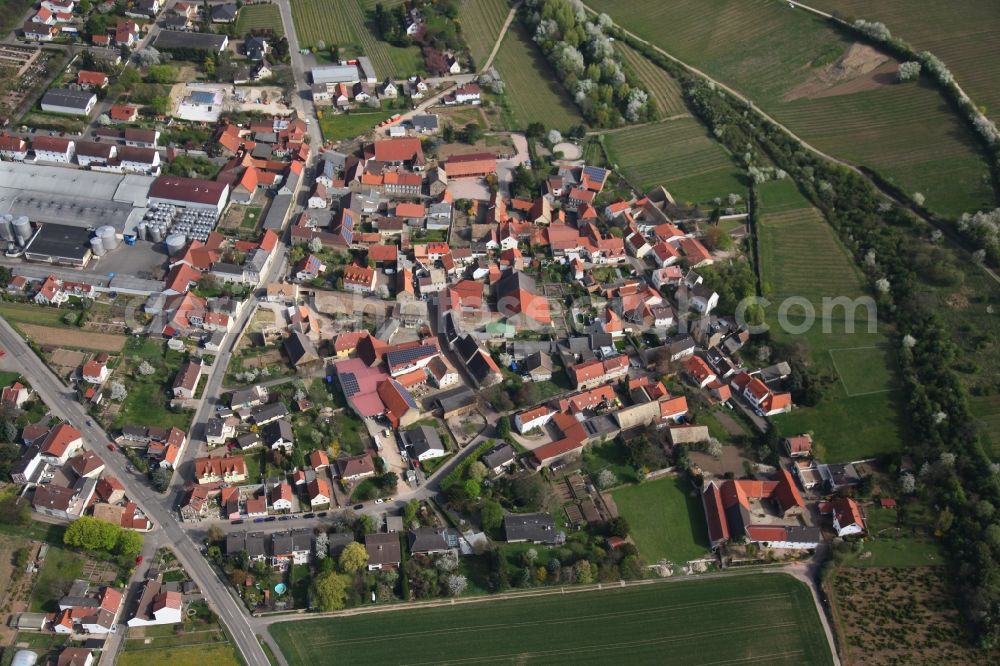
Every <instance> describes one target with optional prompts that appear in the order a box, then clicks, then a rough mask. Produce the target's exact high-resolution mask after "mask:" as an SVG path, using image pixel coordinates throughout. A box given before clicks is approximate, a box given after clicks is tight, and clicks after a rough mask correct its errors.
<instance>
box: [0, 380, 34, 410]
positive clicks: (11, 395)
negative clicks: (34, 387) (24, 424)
mask: <svg viewBox="0 0 1000 666" xmlns="http://www.w3.org/2000/svg"><path fill="white" fill-rule="evenodd" d="M30 398H31V389H29V388H28V387H27V386H25V385H24V384H22V383H21V382H14V383H13V384H11V385H10V386H5V387H4V389H3V393H2V395H0V406H3V407H13V408H16V409H20V408H21V405H23V404H24V403H26V402H27V401H28V400H29V399H30Z"/></svg>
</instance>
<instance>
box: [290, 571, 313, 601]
mask: <svg viewBox="0 0 1000 666" xmlns="http://www.w3.org/2000/svg"><path fill="white" fill-rule="evenodd" d="M310 583H312V574H311V573H310V569H309V565H308V564H293V565H292V568H291V570H290V571H289V572H288V589H289V590H290V591H291V593H292V598H293V599H294V600H295V607H296V608H308V607H309V585H310Z"/></svg>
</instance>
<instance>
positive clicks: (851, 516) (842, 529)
mask: <svg viewBox="0 0 1000 666" xmlns="http://www.w3.org/2000/svg"><path fill="white" fill-rule="evenodd" d="M830 505H831V508H832V509H833V529H834V530H836V532H837V536H850V535H851V534H861V533H862V532H864V531H865V521H864V519H863V518H862V517H861V509H859V508H858V503H857V502H855V501H854V500H853V499H851V498H850V497H838V498H836V499H834V500H833V501H832V502H830Z"/></svg>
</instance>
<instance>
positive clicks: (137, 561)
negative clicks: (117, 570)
mask: <svg viewBox="0 0 1000 666" xmlns="http://www.w3.org/2000/svg"><path fill="white" fill-rule="evenodd" d="M144 559H146V558H145V557H143V556H142V555H140V556H139V557H137V558H135V566H139V565H140V564H142V561H143V560H144Z"/></svg>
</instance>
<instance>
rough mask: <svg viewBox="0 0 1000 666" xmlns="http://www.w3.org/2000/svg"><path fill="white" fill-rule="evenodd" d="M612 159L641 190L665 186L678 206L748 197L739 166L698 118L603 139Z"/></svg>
mask: <svg viewBox="0 0 1000 666" xmlns="http://www.w3.org/2000/svg"><path fill="white" fill-rule="evenodd" d="M604 147H605V149H606V150H607V152H608V159H610V160H611V163H612V164H613V165H614V166H615V167H617V168H618V169H620V170H621V171H622V173H624V174H625V176H626V177H627V178H628V179H629V180H630V181H631V182H632V183H633V184H634V185H635V186H636V187H638V188H639V189H641V190H643V191H647V190H649V189H651V188H653V187H657V186H659V185H663V186H664V187H666V188H667V190H669V191H670V193H671V194H672V195H673V196H674V198H675V199H677V200H678V201H691V202H694V203H698V202H705V201H711V200H712V199H714V198H716V197H725V196H726V195H728V194H729V193H731V192H735V193H738V194H740V195H741V196H743V195H744V194H745V192H746V185H745V184H744V181H743V176H742V175H741V173H740V169H739V168H738V167H737V165H736V163H735V162H733V160H732V159H731V158H730V156H729V154H728V153H727V152H726V151H725V149H724V148H723V147H722V146H721V145H719V143H718V142H716V141H715V140H714V139H712V137H711V136H709V134H708V133H707V132H706V131H705V128H704V127H703V126H702V125H701V124H700V123H699V122H698V121H697V120H695V119H694V118H679V119H677V120H668V121H665V122H661V123H655V124H652V125H644V126H641V127H634V128H629V129H625V130H620V131H614V132H608V133H607V134H605V135H604Z"/></svg>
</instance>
